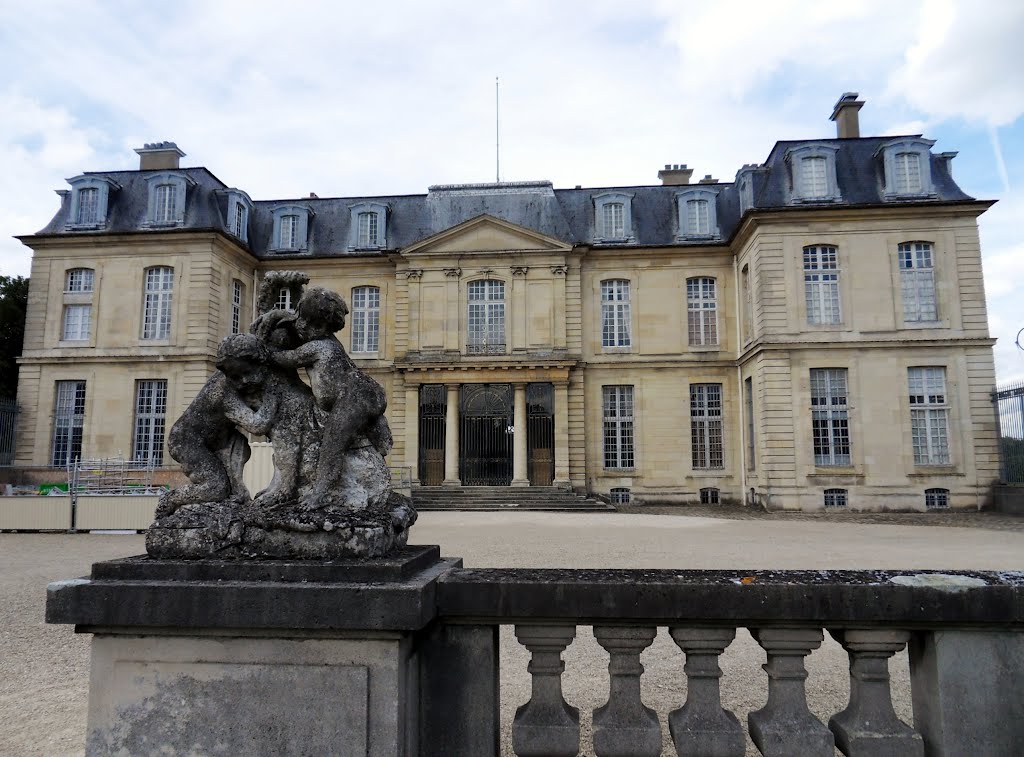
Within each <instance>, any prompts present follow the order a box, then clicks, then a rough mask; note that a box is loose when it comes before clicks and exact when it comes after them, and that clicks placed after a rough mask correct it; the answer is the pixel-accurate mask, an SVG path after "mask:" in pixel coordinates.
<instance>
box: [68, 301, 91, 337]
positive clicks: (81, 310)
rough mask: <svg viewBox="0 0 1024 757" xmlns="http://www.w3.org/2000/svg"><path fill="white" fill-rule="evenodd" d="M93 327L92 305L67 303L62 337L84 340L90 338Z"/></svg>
mask: <svg viewBox="0 0 1024 757" xmlns="http://www.w3.org/2000/svg"><path fill="white" fill-rule="evenodd" d="M91 327H92V305H65V306H64V322H63V324H62V328H61V339H62V340H63V341H65V342H82V341H86V340H87V339H88V338H89V331H90V329H91Z"/></svg>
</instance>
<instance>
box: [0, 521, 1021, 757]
mask: <svg viewBox="0 0 1024 757" xmlns="http://www.w3.org/2000/svg"><path fill="white" fill-rule="evenodd" d="M701 512H702V513H708V511H701ZM726 514H727V513H725V512H723V515H726ZM1020 522H1021V521H1019V520H1018V521H1012V520H1010V519H1006V518H1000V517H998V516H990V515H987V514H980V513H979V514H969V515H956V516H954V517H951V518H947V519H945V520H942V519H931V518H930V515H929V514H922V515H918V516H914V515H909V516H901V517H896V516H891V517H889V518H886V519H883V522H881V523H879V522H873V519H872V516H867V515H866V516H863V517H862V518H857V517H845V518H843V519H842V520H841V521H838V522H837V521H836V520H835V519H831V520H826V519H825V518H796V517H792V518H791V517H778V516H769V515H765V516H753V517H743V518H737V517H732V518H728V517H727V518H721V517H702V516H698V515H694V514H687V515H651V514H637V513H610V514H561V513H525V512H523V513H436V512H430V513H423V514H422V515H421V517H420V522H419V524H417V526H416V527H415V528H414V530H413V541H415V542H417V543H421V544H440V545H441V550H442V554H445V555H449V556H461V557H463V558H464V560H465V563H466V565H467V566H473V567H518V566H521V567H578V568H596V567H621V568H629V567H636V568H680V569H683V568H698V569H699V568H729V569H743V568H750V569H758V568H793V569H796V568H808V569H821V568H890V569H914V568H939V569H942V568H946V569H958V568H959V569H965V568H974V569H1012V570H1024V531H1022V530H1021V529H1020V527H1019V525H1018V524H1019V523H1020ZM939 523H942V524H943V525H938V524H939ZM925 524H928V525H925ZM143 551H144V548H143V540H142V537H141V536H99V535H95V536H94V535H88V534H78V535H58V534H0V755H19V756H20V755H26V756H27V755H45V756H46V757H50V756H52V755H77V754H81V753H82V745H83V742H84V735H85V715H86V697H87V690H88V640H89V637H88V636H77V635H76V634H75V633H74V632H73V630H72V628H70V627H68V626H47V625H45V624H44V623H43V606H44V601H45V590H46V584H47V583H48V582H49V581H53V580H56V579H61V578H69V577H73V576H80V575H85V574H87V573H88V570H89V565H90V564H91V563H92V562H94V561H98V560H104V559H109V558H113V557H122V556H126V555H132V554H139V553H141V552H143ZM682 659H683V658H682V654H681V653H680V652H679V650H678V649H677V648H676V647H675V645H674V644H673V643H672V642H671V639H669V638H668V634H667V633H666V631H665V630H664V629H661V631H660V632H659V636H658V639H657V640H656V641H655V643H654V645H653V646H652V647H650V648H649V649H648V650H647V651H646V652H645V653H644V655H643V658H642V660H643V662H644V665H645V667H646V670H647V672H646V673H645V674H644V678H643V697H644V702H645V703H646V704H647V705H648V706H650V707H653V708H654V709H655V710H657V711H658V713H659V714H660V716H661V719H662V730H663V733H664V734H665V750H664V754H666V755H668V754H674V750H673V749H672V747H671V744H670V741H669V737H668V727H667V722H666V716H667V713H668V712H669V711H670V710H672V709H675V708H676V707H679V706H680V705H681V704H682V702H683V701H684V699H685V685H684V680H685V679H684V677H683V673H682ZM565 660H566V672H565V676H564V679H563V680H564V689H565V696H566V699H567V700H568V701H569V702H570V704H572V705H574V706H576V707H578V708H579V709H580V715H581V723H582V725H583V729H584V735H583V745H584V752H583V753H584V754H587V753H589V752H588V746H587V745H588V744H589V725H590V712H591V710H593V708H595V707H597V706H599V705H601V704H603V703H604V701H605V700H606V698H607V693H608V679H607V672H606V665H607V655H606V654H605V652H604V651H603V650H602V649H601V648H600V647H599V646H598V645H597V643H596V642H595V641H594V639H593V635H592V634H591V632H590V629H588V628H582V627H581V628H580V629H579V635H578V636H577V639H576V641H575V642H574V643H573V644H572V645H571V646H570V647H569V649H568V650H567V651H566V654H565ZM764 660H765V655H764V653H763V652H762V651H761V649H760V647H758V646H757V644H756V643H754V641H753V640H752V639H751V637H750V635H749V634H748V633H747V632H746V631H744V630H740V631H739V632H738V633H737V639H736V641H735V642H734V643H733V644H732V646H731V647H730V648H729V650H728V651H727V652H726V654H725V655H724V656H723V657H722V667H723V670H724V672H725V676H724V678H723V679H722V692H723V700H724V703H725V706H726V707H727V708H729V709H731V710H733V711H734V712H735V713H736V715H737V716H738V717H739V718H740V720H741V722H745V718H746V714H747V712H748V711H749V710H751V709H756V708H758V707H760V706H761V705H762V704H763V703H764V700H765V696H766V693H767V682H766V677H765V675H764V674H763V672H762V671H761V670H760V665H761V664H762V663H763V662H764ZM526 662H527V655H526V652H525V650H524V649H522V648H521V647H520V646H519V645H518V644H517V643H516V641H515V639H514V637H513V636H512V633H511V629H507V628H504V629H502V698H503V701H502V716H503V726H504V731H505V733H504V743H505V744H506V745H507V744H508V743H509V741H510V736H509V728H510V724H511V718H512V715H513V713H514V711H515V708H516V707H517V706H519V705H520V704H522V703H523V702H524V701H526V699H527V698H528V696H529V693H528V692H529V676H528V674H527V672H526ZM846 664H847V663H846V655H845V653H843V651H842V649H841V648H840V647H839V646H838V645H837V644H836V643H834V642H833V641H832V640H831V639H830V638H829V637H828V636H827V634H826V640H825V643H824V644H823V645H822V648H821V649H820V650H818V651H817V652H815V653H814V654H813V655H812V656H811V658H810V659H809V664H808V667H809V669H810V678H809V679H808V681H807V688H808V694H809V699H810V702H811V706H812V709H813V710H814V711H815V713H816V714H817V715H818V716H819V717H820V718H822V720H827V718H828V717H829V715H831V714H833V713H835V712H837V711H838V710H840V709H842V708H843V707H844V706H845V704H846V698H847V696H848V693H849V692H848V680H847V672H846ZM891 670H892V673H893V677H894V699H895V702H896V708H897V712H898V713H899V715H900V716H901V717H903V718H904V719H907V720H910V719H911V707H910V693H909V685H908V680H907V678H908V673H907V661H906V654H905V653H904V654H901V655H898V656H897V657H896V658H894V659H893V661H892V665H891ZM748 752H749V753H750V754H757V752H756V750H754V749H753V747H751V748H750V749H749V750H748ZM509 753H511V752H510V751H509Z"/></svg>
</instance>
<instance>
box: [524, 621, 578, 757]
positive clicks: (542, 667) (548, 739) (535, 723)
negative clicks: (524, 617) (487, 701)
mask: <svg viewBox="0 0 1024 757" xmlns="http://www.w3.org/2000/svg"><path fill="white" fill-rule="evenodd" d="M575 637H576V626H540V625H538V626H534V625H517V626H516V638H517V639H519V643H520V644H522V645H523V646H524V647H526V648H527V649H528V650H530V655H531V657H530V664H529V666H528V667H527V670H529V671H530V675H531V676H532V679H533V682H532V688H531V694H530V701H529V702H527V703H526V704H524V705H522V706H521V707H520V708H519V709H518V710H516V716H515V719H514V720H513V721H512V749H513V750H514V751H515V753H516V754H517V755H519V757H575V755H576V754H578V753H579V750H580V712H579V710H578V709H576V708H575V707H571V706H570V705H569V703H568V702H566V701H565V699H564V698H563V697H562V672H563V671H564V670H565V663H564V662H563V661H562V652H563V651H565V648H566V647H567V646H569V644H570V643H572V640H573V639H574V638H575Z"/></svg>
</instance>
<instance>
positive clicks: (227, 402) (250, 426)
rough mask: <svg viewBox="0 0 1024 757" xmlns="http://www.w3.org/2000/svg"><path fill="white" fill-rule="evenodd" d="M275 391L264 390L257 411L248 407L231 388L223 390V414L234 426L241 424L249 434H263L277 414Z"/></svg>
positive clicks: (268, 429)
mask: <svg viewBox="0 0 1024 757" xmlns="http://www.w3.org/2000/svg"><path fill="white" fill-rule="evenodd" d="M277 399H278V398H277V393H276V392H264V393H263V404H262V405H261V406H260V409H259V411H255V410H253V409H252V408H250V407H249V406H248V405H246V404H245V402H243V401H242V398H241V397H239V396H238V394H237V393H236V392H235V391H234V390H231V389H227V388H226V389H225V391H224V415H225V416H226V417H227V419H228V420H229V421H231V422H232V423H234V424H235V425H236V426H241V427H242V428H244V429H245V430H246V431H248V432H249V433H250V434H259V435H260V436H265V435H266V434H268V433H269V432H270V427H271V425H272V423H273V420H274V417H275V416H276V414H277Z"/></svg>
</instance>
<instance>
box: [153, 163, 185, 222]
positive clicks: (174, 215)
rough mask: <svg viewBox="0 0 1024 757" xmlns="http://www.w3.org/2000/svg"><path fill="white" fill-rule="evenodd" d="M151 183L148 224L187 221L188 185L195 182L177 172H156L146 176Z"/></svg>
mask: <svg viewBox="0 0 1024 757" xmlns="http://www.w3.org/2000/svg"><path fill="white" fill-rule="evenodd" d="M146 182H147V183H148V184H149V212H148V213H147V214H146V219H147V221H146V225H147V226H180V225H181V224H183V223H184V222H185V200H186V199H187V192H188V187H189V185H190V184H193V185H194V184H195V182H194V181H192V180H191V179H189V178H188V177H186V176H184V175H182V174H177V173H156V174H153V175H151V176H147V177H146Z"/></svg>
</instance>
